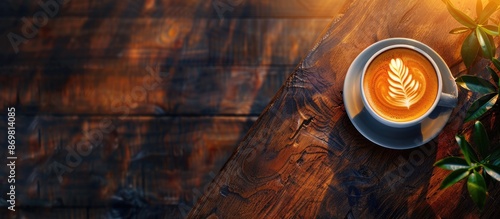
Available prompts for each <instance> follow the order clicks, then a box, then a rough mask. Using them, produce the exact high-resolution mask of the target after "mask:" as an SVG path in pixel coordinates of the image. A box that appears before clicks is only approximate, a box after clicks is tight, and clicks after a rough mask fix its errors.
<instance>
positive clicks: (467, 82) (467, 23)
mask: <svg viewBox="0 0 500 219" xmlns="http://www.w3.org/2000/svg"><path fill="white" fill-rule="evenodd" d="M443 1H444V2H445V4H446V7H447V9H448V11H449V13H450V14H451V15H452V16H453V17H454V18H455V19H456V20H457V21H458V22H459V23H461V24H462V25H464V26H463V27H458V28H454V29H452V30H451V31H450V33H451V34H467V37H466V38H465V40H464V42H463V43H462V48H461V51H460V52H461V56H462V59H463V62H464V64H465V66H466V67H467V68H469V67H471V66H472V64H473V63H474V61H475V60H476V59H477V57H478V56H480V57H483V58H486V59H488V60H491V62H492V63H493V66H495V69H496V71H495V70H493V69H492V68H491V67H489V66H488V67H487V70H488V72H489V73H490V75H491V80H492V81H493V83H492V82H490V81H489V80H486V79H483V78H480V77H478V76H474V75H463V76H460V77H458V78H456V79H455V81H456V82H457V84H458V85H459V86H461V87H463V88H465V89H467V90H469V91H472V92H476V93H480V94H482V96H481V97H480V98H478V99H477V100H475V101H474V102H473V103H472V105H471V107H470V108H469V109H468V110H467V113H466V116H465V119H464V120H465V122H469V121H473V120H477V119H479V118H480V117H481V116H483V115H484V114H485V113H486V112H487V111H489V110H491V109H492V108H494V107H495V106H497V103H498V97H499V95H500V79H499V76H498V73H497V72H498V71H500V60H499V59H497V58H495V57H494V55H495V49H496V46H495V41H494V40H493V37H496V36H498V35H499V33H500V26H499V25H498V21H496V20H494V19H492V18H490V16H491V15H492V14H493V13H495V12H496V11H498V10H499V8H500V0H490V1H489V2H488V4H487V5H486V6H485V7H483V5H482V1H481V0H477V1H476V16H477V17H476V19H472V18H471V17H469V16H468V15H466V14H465V13H463V12H461V11H460V10H458V9H457V8H455V6H454V5H453V4H452V3H451V2H450V0H443ZM490 21H492V22H493V23H494V24H495V25H491V24H489V22H490ZM455 138H456V140H457V143H458V146H459V148H460V151H461V152H462V154H463V157H446V158H444V159H442V160H439V161H437V162H436V163H435V164H434V165H435V166H437V167H440V168H443V169H446V170H451V171H452V172H451V173H450V174H449V175H448V176H447V177H446V178H445V179H443V181H442V183H441V186H440V188H441V189H446V188H448V187H450V186H452V185H454V184H455V183H457V182H459V181H460V180H462V179H465V178H467V190H468V191H469V195H470V197H471V198H472V200H473V201H474V203H475V204H476V205H477V206H478V207H479V209H480V210H482V209H483V207H484V204H485V202H486V198H487V196H488V192H487V190H488V185H489V184H490V183H491V182H492V181H493V180H496V181H500V148H493V146H492V145H490V140H489V138H488V135H487V134H486V130H485V128H484V126H483V125H482V123H481V122H479V121H476V122H475V124H474V130H473V141H474V143H475V146H476V147H475V148H476V150H474V148H472V146H471V144H469V142H467V141H466V140H465V137H464V136H463V135H456V136H455Z"/></svg>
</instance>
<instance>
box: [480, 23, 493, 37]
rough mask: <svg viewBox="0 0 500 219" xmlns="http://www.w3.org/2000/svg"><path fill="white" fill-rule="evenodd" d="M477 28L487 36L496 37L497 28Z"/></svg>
mask: <svg viewBox="0 0 500 219" xmlns="http://www.w3.org/2000/svg"><path fill="white" fill-rule="evenodd" d="M479 28H481V30H483V31H484V32H485V33H487V34H488V35H491V36H498V26H493V25H484V26H479Z"/></svg>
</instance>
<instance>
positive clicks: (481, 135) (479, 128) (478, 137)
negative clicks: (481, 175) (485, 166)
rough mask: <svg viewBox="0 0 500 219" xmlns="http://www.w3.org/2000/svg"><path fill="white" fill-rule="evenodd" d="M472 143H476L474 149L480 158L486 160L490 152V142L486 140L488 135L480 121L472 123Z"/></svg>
mask: <svg viewBox="0 0 500 219" xmlns="http://www.w3.org/2000/svg"><path fill="white" fill-rule="evenodd" d="M473 138H474V143H476V147H477V149H478V152H479V154H480V155H481V157H482V158H486V157H487V156H488V152H489V150H490V140H489V139H488V134H487V133H486V129H485V128H484V126H483V124H482V123H481V122H480V121H476V122H475V123H474V135H473Z"/></svg>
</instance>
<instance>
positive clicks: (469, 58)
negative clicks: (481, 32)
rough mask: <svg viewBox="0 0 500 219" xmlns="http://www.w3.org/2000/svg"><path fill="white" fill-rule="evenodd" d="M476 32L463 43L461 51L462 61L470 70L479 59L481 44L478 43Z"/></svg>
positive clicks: (472, 32) (470, 34)
mask: <svg viewBox="0 0 500 219" xmlns="http://www.w3.org/2000/svg"><path fill="white" fill-rule="evenodd" d="M475 32H476V31H475V30H474V31H471V33H469V35H468V36H467V38H465V40H464V42H463V43H462V50H461V51H460V53H461V55H462V59H463V61H464V64H465V66H466V67H467V68H469V67H470V66H471V65H472V63H474V60H475V59H476V57H477V53H478V52H479V42H478V41H477V37H476V33H475Z"/></svg>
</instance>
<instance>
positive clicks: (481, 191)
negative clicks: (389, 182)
mask: <svg viewBox="0 0 500 219" xmlns="http://www.w3.org/2000/svg"><path fill="white" fill-rule="evenodd" d="M455 138H456V140H457V143H458V146H459V147H460V151H461V152H462V154H463V157H446V158H444V159H442V160H439V161H437V162H436V163H435V164H434V165H435V166H437V167H440V168H443V169H446V170H452V171H453V172H451V173H450V174H449V175H448V176H447V177H446V178H445V179H443V181H442V183H441V186H440V188H441V189H446V188H448V187H450V186H452V185H454V184H455V183H457V182H459V181H460V180H462V179H465V178H467V190H468V191H469V195H470V197H471V198H472V200H473V201H474V203H476V205H477V206H478V207H479V209H481V210H482V209H483V207H484V204H485V202H486V197H487V195H488V194H487V190H488V187H487V185H488V184H489V183H491V181H492V180H491V179H494V180H496V181H500V149H499V148H496V149H494V148H491V147H490V143H489V139H488V135H487V134H486V130H485V128H484V126H483V124H481V122H479V121H476V123H475V124H474V132H473V140H474V143H475V146H476V150H474V149H473V148H472V147H471V145H470V144H469V142H467V141H466V140H465V137H464V136H463V135H457V136H455Z"/></svg>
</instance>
